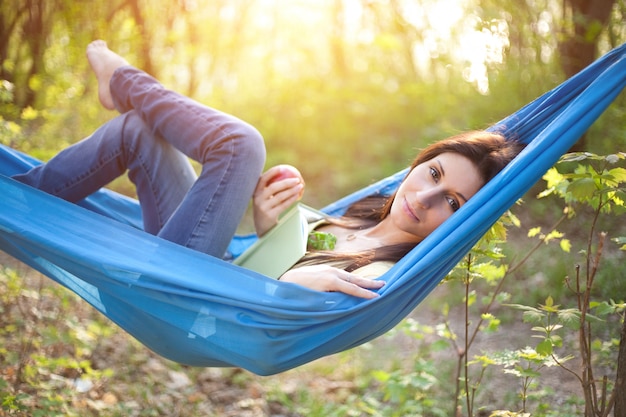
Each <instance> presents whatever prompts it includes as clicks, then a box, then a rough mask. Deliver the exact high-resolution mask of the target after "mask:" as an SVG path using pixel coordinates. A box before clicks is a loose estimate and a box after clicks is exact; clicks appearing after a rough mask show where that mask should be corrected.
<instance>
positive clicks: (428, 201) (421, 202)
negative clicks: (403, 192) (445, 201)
mask: <svg viewBox="0 0 626 417" xmlns="http://www.w3.org/2000/svg"><path fill="white" fill-rule="evenodd" d="M434 196H435V191H434V190H420V191H417V192H415V203H416V204H417V205H418V206H419V207H420V208H422V209H428V208H430V206H431V205H432V203H433V198H434Z"/></svg>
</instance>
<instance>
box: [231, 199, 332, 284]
mask: <svg viewBox="0 0 626 417" xmlns="http://www.w3.org/2000/svg"><path fill="white" fill-rule="evenodd" d="M323 218H324V214H323V213H322V212H320V211H318V210H315V209H313V208H311V207H308V206H306V205H304V204H300V203H297V204H294V205H293V206H291V207H290V208H289V209H287V210H286V211H285V212H284V213H283V214H282V216H281V217H280V219H279V220H278V224H276V226H274V227H273V228H272V229H270V230H269V231H268V232H267V233H266V234H265V235H263V237H261V238H259V239H258V240H257V241H256V242H255V243H253V244H252V245H251V246H250V247H249V248H248V249H246V251H245V252H243V253H242V254H241V255H240V256H239V257H237V259H235V260H234V261H233V263H234V264H235V265H239V266H242V267H244V268H247V269H251V270H253V271H256V272H259V273H261V274H263V275H267V276H268V277H270V278H275V279H278V278H280V276H281V275H282V274H284V273H285V272H286V271H288V270H289V269H290V268H291V267H292V266H293V265H295V263H296V262H298V260H299V259H300V258H302V257H303V256H304V254H305V253H306V248H307V239H308V236H309V232H310V231H311V226H310V225H311V224H314V223H316V222H317V221H319V220H322V219H323Z"/></svg>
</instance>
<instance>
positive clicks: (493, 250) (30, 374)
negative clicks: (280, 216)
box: [0, 0, 626, 416]
mask: <svg viewBox="0 0 626 417" xmlns="http://www.w3.org/2000/svg"><path fill="white" fill-rule="evenodd" d="M565 3H567V2H561V1H553V0H537V1H532V2H531V1H523V2H517V1H505V2H502V1H497V2H494V1H491V0H470V1H467V2H460V3H459V4H457V5H456V7H450V5H449V4H448V3H447V2H436V1H430V0H408V1H399V0H389V1H367V2H365V1H346V2H343V1H332V2H319V1H316V0H311V1H310V2H306V1H305V2H282V1H271V0H268V1H261V0H242V1H237V2H233V1H230V0H217V1H210V2H206V1H205V2H203V1H196V2H194V1H179V2H171V1H152V2H147V1H145V0H131V1H112V2H90V4H89V7H84V4H83V2H71V1H67V0H32V1H28V2H26V1H24V0H6V1H5V2H4V3H3V7H2V11H1V12H0V35H2V36H0V59H1V60H2V61H1V63H0V142H1V143H3V144H8V145H10V146H12V147H15V148H18V149H21V150H25V151H27V152H29V153H30V154H32V155H34V156H36V157H39V158H41V159H44V160H45V159H48V158H49V157H51V156H52V155H53V154H54V153H56V152H57V151H58V150H59V149H62V148H64V147H65V146H67V145H68V144H70V143H73V142H75V141H78V140H80V139H81V138H82V137H84V136H86V135H88V134H90V133H91V132H92V131H93V130H94V129H95V128H96V127H97V126H99V125H100V124H101V123H102V122H104V121H106V120H107V119H109V118H111V117H112V115H111V114H110V113H108V112H106V111H104V110H103V109H101V108H100V107H99V106H98V105H97V97H96V96H97V91H96V88H95V80H94V79H93V76H92V75H91V73H90V71H89V69H88V65H87V63H86V61H85V59H84V49H85V46H86V45H87V43H88V42H89V41H91V40H93V39H95V38H104V39H106V40H107V41H108V42H109V44H110V46H111V47H112V48H113V49H114V50H116V51H119V52H120V53H121V54H123V55H124V56H125V57H127V58H128V59H129V60H130V61H131V62H133V63H135V64H136V65H137V66H138V67H141V68H143V69H145V70H147V71H148V72H149V73H151V74H153V75H155V76H157V77H158V78H159V79H160V80H162V81H163V82H164V83H165V84H166V85H168V86H170V87H173V88H174V89H176V90H178V91H181V92H182V93H185V94H187V95H190V96H192V97H194V98H195V99H197V100H199V101H202V102H205V103H208V104H210V105H213V106H215V107H218V108H220V109H223V110H225V111H227V112H231V113H233V114H236V115H239V116H241V117H243V118H244V119H245V120H247V121H249V122H251V123H252V124H253V125H255V126H257V127H258V128H259V129H260V130H261V132H262V133H263V134H264V136H265V138H266V142H267V147H268V151H269V152H268V165H273V164H276V163H291V164H294V165H296V166H298V167H299V168H300V169H301V171H302V172H303V174H304V176H305V177H306V178H307V186H308V191H307V196H306V199H307V200H309V201H307V202H308V203H310V204H312V205H314V206H320V205H323V204H325V203H327V202H329V201H334V200H336V199H337V198H338V197H340V196H343V195H345V194H346V193H347V192H350V191H352V190H354V189H357V188H360V187H361V186H363V184H367V183H369V182H371V181H373V180H376V179H379V178H381V177H383V176H385V175H387V174H390V173H393V172H396V171H397V170H399V169H400V168H403V167H404V166H406V165H407V164H408V162H409V160H410V159H411V157H412V155H413V154H414V153H415V150H416V149H417V148H420V147H423V146H424V145H425V144H427V143H429V142H431V141H433V140H436V139H438V138H440V137H443V136H446V135H448V134H450V133H455V132H457V131H459V130H465V129H468V128H470V129H474V128H483V127H485V126H486V125H488V124H490V123H491V122H494V121H497V120H499V119H501V118H502V117H504V116H506V115H508V114H510V113H511V112H512V111H514V110H516V109H518V108H520V107H521V106H522V105H524V104H526V103H527V102H529V101H530V100H532V99H533V98H535V97H537V96H538V95H540V94H541V93H543V92H545V91H547V90H548V89H550V88H552V87H554V86H556V85H557V84H559V83H560V82H561V81H562V80H563V79H564V77H565V75H564V73H563V71H562V61H561V59H560V58H561V54H560V53H559V44H561V43H562V42H563V41H565V40H567V37H568V36H570V32H569V29H570V28H571V27H573V26H572V23H573V20H572V19H574V18H575V16H572V15H570V14H568V13H565V11H564V10H563V9H562V5H563V4H565ZM613 3H614V7H613V10H612V15H611V16H610V18H609V20H608V22H607V24H606V27H604V28H603V30H600V31H599V32H598V31H595V29H600V28H599V27H596V28H595V29H594V33H593V34H594V36H595V35H599V37H598V38H597V39H596V42H595V43H594V46H597V48H598V51H599V52H605V51H607V50H608V49H610V48H612V47H614V46H616V45H619V44H621V43H623V42H624V39H625V38H626V34H625V33H624V25H623V21H624V11H625V10H626V9H625V3H624V0H616V1H615V2H613ZM441 5H443V6H441ZM29 7H30V9H29ZM350 7H355V8H354V9H351V8H350ZM441 7H443V9H442V8H441ZM457 12H458V13H457ZM455 15H458V16H459V17H458V19H456V20H454V19H453V18H454V16H455ZM77 27H80V30H77V29H76V28H77ZM442 29H443V31H442ZM476 37H483V38H486V39H490V40H491V41H492V43H490V44H489V45H488V46H487V47H486V48H483V49H481V48H474V47H470V46H471V45H470V44H469V41H470V40H472V39H475V38H476ZM625 109H626V96H625V95H622V96H620V97H618V99H617V100H616V102H615V104H614V105H613V106H611V107H610V108H609V109H608V110H607V112H606V113H605V114H604V115H603V117H601V118H600V119H599V120H598V122H597V123H596V124H595V125H594V126H593V127H592V128H591V129H590V131H589V133H588V135H587V136H588V141H587V144H588V145H587V146H588V147H587V149H586V150H587V151H589V152H595V153H598V154H601V153H613V154H612V155H610V156H606V157H603V156H597V155H594V154H591V153H582V154H576V155H573V156H570V157H568V158H567V159H566V160H565V161H564V163H563V164H561V165H560V166H561V167H571V169H565V170H564V169H559V170H556V169H554V170H551V171H550V172H549V173H548V174H547V176H546V180H547V182H548V187H547V190H546V191H545V192H544V193H542V195H541V197H542V199H541V200H539V201H538V202H535V201H529V202H527V203H525V209H526V210H527V211H529V212H532V215H530V216H528V217H530V218H533V219H535V222H536V223H537V224H535V225H534V226H533V227H530V228H527V230H524V232H523V235H524V236H521V233H519V232H516V229H518V228H520V225H521V223H523V220H522V221H521V220H520V219H517V218H516V217H515V216H513V215H510V216H509V217H505V218H503V219H502V221H501V223H499V224H498V225H496V227H494V229H493V230H492V231H491V233H490V235H488V236H487V237H486V238H485V239H484V240H483V241H481V243H480V244H479V245H478V246H477V247H476V248H474V250H473V251H472V253H471V254H470V255H469V256H468V257H467V258H466V259H464V261H463V262H461V263H460V264H459V265H458V266H457V268H456V269H455V270H454V271H453V272H452V273H451V274H450V276H449V277H448V279H447V280H446V284H445V285H444V286H442V289H443V290H444V291H447V293H446V294H445V298H442V299H437V300H436V301H435V302H436V303H437V312H438V313H439V321H438V322H437V323H434V324H425V323H422V322H418V321H417V319H416V318H410V319H407V320H406V321H405V322H404V323H403V324H402V325H401V326H400V327H399V328H398V329H397V331H395V332H392V333H391V334H390V336H388V337H390V338H391V337H394V339H393V340H394V341H395V340H397V339H395V338H402V337H408V338H409V339H410V340H411V342H412V343H414V345H412V346H417V347H416V351H415V352H412V353H411V352H410V353H409V355H410V357H409V358H408V359H406V358H405V359H404V360H403V361H401V360H400V359H394V358H393V357H394V355H396V354H397V355H400V353H399V352H398V350H399V348H398V347H397V346H395V345H393V346H391V347H389V346H388V345H385V344H384V343H385V339H386V337H385V338H382V339H383V340H382V341H380V343H382V345H375V346H376V347H374V348H371V347H368V346H365V347H363V348H361V349H359V350H357V351H356V352H357V353H351V355H356V356H357V357H358V356H359V355H362V356H363V357H364V360H363V363H364V364H362V363H360V362H359V364H358V365H357V364H356V362H357V360H356V359H354V357H355V356H349V357H350V358H352V359H350V360H348V361H347V365H346V362H345V361H346V359H345V357H346V356H344V355H336V356H335V357H333V358H329V359H328V362H329V364H327V365H324V364H313V365H312V366H311V367H304V370H302V371H300V370H297V371H294V372H291V373H287V375H284V376H280V377H277V378H264V379H263V378H256V377H254V376H251V375H248V374H246V373H243V372H241V371H238V370H195V369H188V368H184V367H181V366H179V365H176V364H172V363H168V362H165V361H162V360H160V359H159V358H157V357H156V356H155V355H153V354H151V353H150V352H146V351H145V350H143V349H142V348H141V347H140V346H138V345H137V343H135V342H133V341H132V340H130V339H129V338H128V337H126V336H124V335H123V334H121V332H120V331H119V330H117V329H116V328H115V327H113V326H112V324H111V323H109V322H107V321H105V320H104V319H103V318H102V317H100V316H97V315H94V314H92V313H91V312H90V310H88V307H87V306H84V304H83V303H82V302H79V301H78V300H76V299H75V298H74V297H72V296H69V295H68V293H67V292H66V291H64V290H61V289H60V288H58V287H56V286H54V285H51V284H48V283H46V284H44V282H43V281H40V279H41V278H39V279H38V278H30V277H29V278H27V277H26V276H27V275H28V274H27V273H26V272H25V271H23V270H22V271H19V272H17V271H16V270H14V269H10V268H4V269H2V272H0V312H1V313H2V315H1V316H0V324H1V326H0V362H1V363H2V367H1V368H0V414H7V415H16V416H22V415H24V416H25V415H81V416H83V415H101V416H107V415H109V416H118V415H124V416H156V415H220V416H226V415H284V416H297V415H306V416H316V415H319V416H349V415H370V416H395V415H406V416H409V415H416V416H417V415H429V416H437V415H447V416H449V415H454V414H458V415H462V414H463V413H465V414H466V415H471V414H474V415H476V414H481V415H489V414H491V415H493V416H527V415H529V414H530V412H528V411H526V410H532V414H533V415H535V416H578V415H580V414H581V410H584V409H585V407H588V406H589V404H590V403H591V402H593V401H594V400H593V398H591V399H590V398H589V396H588V394H586V395H583V396H581V398H582V399H581V398H575V397H574V398H564V395H565V394H563V392H562V391H559V390H558V387H557V386H556V385H557V384H551V383H550V381H552V380H551V379H550V373H552V372H556V371H557V370H559V369H562V367H565V366H568V365H569V364H571V363H574V362H575V361H579V362H581V361H582V359H581V356H583V357H585V358H586V359H585V360H584V361H585V362H584V365H585V366H590V365H593V366H596V368H597V367H600V369H601V372H606V373H607V374H609V375H610V372H611V371H612V370H613V366H614V362H615V353H616V348H617V343H618V342H617V339H616V337H615V331H614V328H615V327H616V326H617V325H618V324H619V321H620V320H623V318H622V317H623V300H620V299H618V297H616V294H617V295H619V294H624V293H625V290H624V286H623V285H624V283H623V279H621V280H620V277H623V271H622V268H623V267H622V264H623V256H622V255H620V249H621V251H623V250H624V249H625V248H626V237H624V236H623V235H621V234H622V232H619V231H620V230H622V229H620V222H619V221H618V220H616V219H617V216H619V215H620V214H622V213H623V210H624V205H623V202H624V200H625V198H624V187H623V182H624V170H623V168H619V167H617V164H616V162H617V163H622V162H623V158H624V154H623V153H615V151H616V149H623V148H624V147H625V145H626V143H625V139H624V138H626V135H625V134H624V133H625V132H626V125H624V120H626V118H625V117H624V116H625V115H624V113H625ZM579 163H581V164H579ZM583 163H584V164H583ZM115 186H116V187H118V189H120V187H124V185H123V184H121V185H117V184H116V185H115ZM125 192H126V193H132V191H125ZM563 204H565V207H562V205H563ZM556 207H558V208H556ZM554 217H556V218H554ZM537 219H538V220H537ZM505 226H508V228H509V229H513V230H511V231H510V232H509V234H508V235H507V227H505ZM597 230H608V231H610V232H618V233H617V234H616V235H615V236H613V235H607V236H606V238H605V239H599V238H597V237H596V231H597ZM585 231H588V232H587V233H585ZM511 235H513V238H510V236H511ZM522 239H523V242H522ZM580 242H587V243H586V244H581V243H580ZM613 244H615V245H613ZM612 245H613V246H612ZM522 247H523V248H524V249H525V252H526V254H523V253H524V251H522V250H520V248H522ZM512 255H517V256H512ZM531 255H532V258H533V259H537V258H539V260H538V261H534V262H532V263H529V262H528V260H529V259H530V257H531ZM600 258H602V262H603V263H602V268H599V265H600V264H599V260H600ZM509 259H512V260H509ZM572 264H580V265H583V267H582V268H580V269H576V272H575V274H574V276H573V278H565V277H566V276H570V275H572V274H570V273H568V271H571V269H572V268H571V266H570V265H572ZM563 282H565V283H566V285H563ZM612 297H613V298H612ZM539 300H540V301H539ZM506 304H511V305H513V304H514V305H517V308H518V309H521V310H522V311H524V314H523V319H524V320H525V321H527V322H528V323H530V321H529V320H530V319H531V318H532V319H535V321H533V322H532V326H533V327H531V328H530V333H531V334H532V335H533V336H535V337H534V340H536V341H537V343H536V344H531V345H532V346H526V344H524V345H522V346H510V344H512V342H511V343H510V344H507V343H506V342H508V339H509V338H512V337H513V336H514V333H515V332H517V331H520V329H519V327H518V324H519V323H517V321H518V320H517V316H515V315H514V311H515V310H513V311H512V310H509V309H506V308H505V305H506ZM458 306H462V309H461V310H462V311H460V312H459V311H458V308H457V307H458ZM559 326H562V327H559ZM511 329H513V330H511ZM580 332H582V333H583V338H586V339H585V340H586V341H587V342H586V344H585V345H586V346H587V347H588V348H587V349H586V351H583V349H582V347H581V346H578V347H576V344H577V342H576V341H577V340H579V333H580ZM502 333H506V334H504V335H503V334H502ZM490 338H491V339H490ZM494 339H497V340H498V343H497V344H498V346H495V347H494V348H493V349H486V348H485V350H484V351H480V352H476V353H474V352H475V351H476V349H477V347H476V346H478V345H477V344H478V343H479V342H482V341H483V340H487V344H490V343H493V342H491V341H492V340H494ZM531 340H533V339H531ZM502 345H504V347H502ZM377 346H382V347H380V348H379V349H381V350H380V351H377V350H376V349H377ZM368 349H373V350H374V352H369V351H368ZM347 355H350V354H347ZM389 357H391V358H389ZM383 359H385V360H383ZM566 359H568V360H567V361H566ZM406 363H408V364H409V365H406ZM569 366H571V365H569ZM500 370H503V371H504V372H505V373H506V375H505V377H506V378H509V379H506V380H504V381H505V382H502V381H503V380H502V379H498V378H502V376H501V375H499V372H498V371H500ZM300 372H301V373H300ZM496 372H498V373H497V374H496ZM570 376H571V377H573V376H572V375H571V374H570ZM510 378H513V379H515V380H516V381H519V385H518V386H519V387H520V389H519V392H514V393H511V392H504V393H502V389H503V388H506V389H507V390H508V391H513V390H514V389H513V388H512V384H510ZM573 378H576V377H573ZM302 381H306V384H303V383H302ZM607 381H608V382H607V384H606V386H604V385H602V382H600V386H599V387H598V385H596V387H597V388H598V390H599V391H601V390H603V389H605V390H606V392H607V393H608V392H609V391H610V389H611V384H610V383H609V382H610V380H608V379H607ZM588 382H589V383H590V384H589V386H592V385H593V384H598V381H597V380H594V381H588ZM303 385H304V386H303ZM493 392H497V393H498V394H501V397H499V398H495V397H494V395H495V394H493ZM581 392H582V391H581ZM555 396H561V397H560V398H559V400H560V402H561V403H562V405H560V406H557V405H555V403H556V401H555ZM507 408H508V409H515V410H519V411H510V410H507ZM607 409H608V404H607Z"/></svg>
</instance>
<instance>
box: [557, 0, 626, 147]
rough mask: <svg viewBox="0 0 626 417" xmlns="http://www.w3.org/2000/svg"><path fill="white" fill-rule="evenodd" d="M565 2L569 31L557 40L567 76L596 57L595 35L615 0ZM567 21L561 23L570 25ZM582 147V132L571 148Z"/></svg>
mask: <svg viewBox="0 0 626 417" xmlns="http://www.w3.org/2000/svg"><path fill="white" fill-rule="evenodd" d="M565 4H566V6H569V16H568V17H569V19H570V20H571V22H570V25H571V27H572V28H573V29H572V31H571V32H570V33H565V34H563V35H564V37H565V40H564V41H562V42H561V43H560V44H559V50H560V52H561V67H562V68H563V72H564V73H565V76H566V77H567V78H570V77H571V76H573V75H575V74H576V73H578V72H579V71H580V70H582V69H583V68H585V67H586V66H587V65H589V64H591V63H592V62H593V61H594V60H595V59H596V54H597V45H598V39H599V37H600V35H601V34H602V31H603V30H604V29H605V28H606V26H607V24H608V22H609V17H610V16H611V11H612V10H613V5H614V4H615V0H565ZM570 25H565V26H566V27H567V26H570ZM583 150H586V143H585V138H584V136H583V137H582V138H580V139H579V141H578V143H576V144H575V145H574V146H573V148H572V151H583Z"/></svg>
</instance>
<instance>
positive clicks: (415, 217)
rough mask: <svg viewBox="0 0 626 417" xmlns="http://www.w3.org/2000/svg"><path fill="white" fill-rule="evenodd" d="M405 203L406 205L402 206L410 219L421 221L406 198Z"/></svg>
mask: <svg viewBox="0 0 626 417" xmlns="http://www.w3.org/2000/svg"><path fill="white" fill-rule="evenodd" d="M403 203H404V204H403V205H402V208H403V209H404V212H405V213H406V214H408V215H409V217H412V218H413V219H414V220H416V221H418V222H419V221H420V219H419V217H417V214H415V212H414V211H413V209H412V208H411V205H410V204H409V202H408V201H407V199H406V197H405V198H404V200H403Z"/></svg>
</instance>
